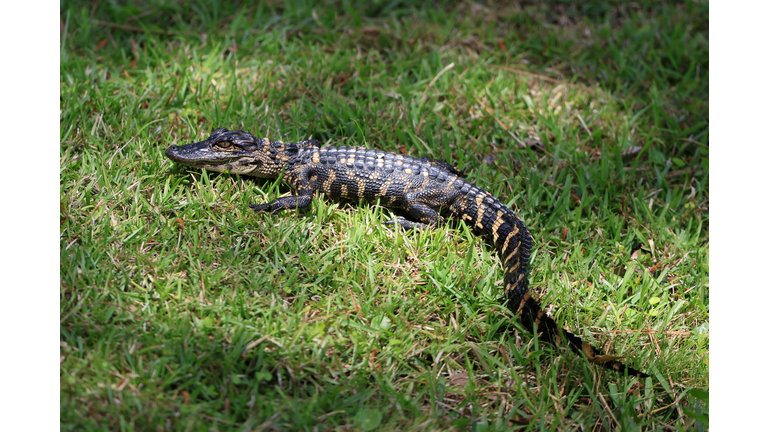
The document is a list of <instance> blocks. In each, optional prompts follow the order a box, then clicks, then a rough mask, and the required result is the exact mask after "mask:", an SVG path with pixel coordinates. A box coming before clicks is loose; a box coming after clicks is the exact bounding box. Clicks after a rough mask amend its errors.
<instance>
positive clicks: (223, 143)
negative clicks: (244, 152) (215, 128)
mask: <svg viewBox="0 0 768 432" xmlns="http://www.w3.org/2000/svg"><path fill="white" fill-rule="evenodd" d="M216 147H219V148H223V149H228V148H231V147H232V143H231V142H229V141H219V142H217V143H216Z"/></svg>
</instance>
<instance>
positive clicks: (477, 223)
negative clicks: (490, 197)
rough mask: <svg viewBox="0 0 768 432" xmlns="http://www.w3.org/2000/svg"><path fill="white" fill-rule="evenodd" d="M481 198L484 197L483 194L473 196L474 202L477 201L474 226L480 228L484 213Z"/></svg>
mask: <svg viewBox="0 0 768 432" xmlns="http://www.w3.org/2000/svg"><path fill="white" fill-rule="evenodd" d="M483 198H485V195H483V194H478V195H477V196H476V197H475V202H476V203H477V220H475V227H477V228H480V229H482V228H483V214H484V213H485V204H483Z"/></svg>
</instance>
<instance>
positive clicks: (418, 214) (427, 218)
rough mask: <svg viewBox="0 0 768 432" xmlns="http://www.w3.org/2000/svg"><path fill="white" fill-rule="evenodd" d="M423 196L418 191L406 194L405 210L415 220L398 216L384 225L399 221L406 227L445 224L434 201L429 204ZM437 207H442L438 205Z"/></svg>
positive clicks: (429, 226) (398, 222)
mask: <svg viewBox="0 0 768 432" xmlns="http://www.w3.org/2000/svg"><path fill="white" fill-rule="evenodd" d="M424 201H425V200H424V199H423V198H420V197H417V195H416V192H408V193H406V194H405V211H406V212H408V216H411V217H412V218H413V219H415V220H410V219H406V218H404V217H402V216H398V217H397V218H395V219H392V220H388V221H386V222H384V225H393V224H395V223H397V224H398V225H400V226H401V227H403V228H405V229H427V228H428V229H435V228H437V227H439V226H441V225H444V224H445V219H443V217H442V216H440V213H438V212H437V211H436V210H435V209H434V207H433V206H435V203H434V202H430V201H427V202H429V204H432V205H429V204H427V203H425V202H424ZM437 208H440V207H439V206H437Z"/></svg>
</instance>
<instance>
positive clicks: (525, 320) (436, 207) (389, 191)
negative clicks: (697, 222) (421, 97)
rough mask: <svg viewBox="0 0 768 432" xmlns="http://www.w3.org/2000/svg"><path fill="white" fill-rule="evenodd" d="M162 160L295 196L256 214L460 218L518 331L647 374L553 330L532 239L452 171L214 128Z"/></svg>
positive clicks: (418, 220)
mask: <svg viewBox="0 0 768 432" xmlns="http://www.w3.org/2000/svg"><path fill="white" fill-rule="evenodd" d="M165 155H166V156H168V157H169V158H170V159H171V160H173V161H176V162H178V163H180V164H182V165H187V166H191V167H195V168H205V169H207V170H210V171H219V172H229V173H232V174H241V175H249V176H254V177H262V178H277V177H278V176H280V174H281V173H282V175H283V177H282V181H283V182H284V183H286V184H288V185H290V186H291V187H292V188H293V189H294V190H296V192H297V195H292V196H286V197H282V198H278V199H276V200H274V201H271V202H269V203H267V204H251V205H250V206H249V207H250V208H252V209H253V210H255V211H257V212H258V211H264V210H269V211H271V212H272V213H276V212H278V211H280V210H285V209H297V208H303V207H307V206H309V205H310V203H311V202H312V198H313V197H314V195H315V194H316V193H324V194H325V196H327V197H330V198H336V199H338V198H342V199H349V200H364V201H374V202H375V201H377V200H380V202H381V203H382V204H383V205H385V206H387V207H394V208H401V209H404V210H405V212H406V213H407V214H408V215H409V216H410V217H411V218H413V219H414V220H411V219H406V218H404V217H397V218H396V219H393V220H390V221H388V222H385V223H386V224H394V223H397V224H398V225H400V226H402V227H404V228H406V229H413V228H433V227H435V226H440V225H442V224H444V223H445V220H444V219H443V217H442V216H441V215H440V213H443V214H445V215H452V216H454V217H456V218H461V219H462V220H464V221H465V222H466V223H467V224H468V225H470V226H472V227H473V228H474V229H475V231H477V232H479V233H481V234H483V235H485V236H486V237H487V238H488V239H490V240H492V241H493V244H494V246H495V247H496V249H497V250H498V252H499V256H500V258H501V261H502V263H503V267H504V290H505V292H506V295H507V306H508V307H509V308H510V309H511V310H512V312H513V313H515V314H516V315H517V316H518V317H519V319H520V321H521V322H522V324H523V326H525V328H526V329H528V330H529V331H531V332H533V331H536V332H538V334H539V338H540V339H542V340H544V341H547V342H550V343H554V344H557V345H559V344H560V343H562V338H563V337H565V340H566V342H567V344H568V346H570V347H571V349H572V350H573V351H574V352H576V353H577V354H578V353H583V354H584V355H585V356H586V357H587V359H588V360H589V361H591V362H593V363H597V364H600V365H602V366H604V367H607V368H609V369H611V370H614V371H617V372H627V373H628V374H629V375H635V376H639V377H647V376H648V375H646V374H644V373H643V372H640V371H638V370H635V369H633V368H631V367H629V366H626V365H624V364H622V363H621V362H619V361H617V359H618V358H619V357H616V356H611V355H605V354H603V353H602V352H601V351H600V350H599V349H597V348H595V347H593V346H592V345H590V344H589V343H587V342H584V341H582V340H581V338H580V337H578V336H576V335H575V334H573V333H571V332H569V331H567V330H565V329H561V328H558V326H557V324H555V321H554V320H552V318H550V317H549V316H547V314H546V313H545V312H544V311H543V310H541V306H540V305H539V303H538V302H537V301H536V300H535V299H534V298H533V297H532V296H531V293H530V292H529V290H528V279H527V270H528V259H529V257H530V254H531V246H532V238H531V235H530V233H529V232H528V229H527V228H526V227H525V224H524V223H523V221H522V220H520V218H518V217H517V216H516V215H515V214H514V213H513V212H512V210H510V209H509V208H507V206H505V205H504V204H502V203H501V201H499V200H498V199H497V198H496V197H494V196H492V195H491V194H490V193H488V192H486V191H484V190H482V189H480V188H478V187H477V186H475V185H474V184H472V183H470V182H469V181H467V180H465V179H463V178H461V175H462V173H461V171H459V170H458V169H457V168H456V167H454V166H452V165H449V164H447V163H445V162H441V161H439V160H436V159H432V158H429V157H421V158H413V157H411V156H404V155H401V154H396V153H389V152H384V151H380V150H372V149H366V148H360V147H320V143H318V142H317V141H315V140H308V141H301V142H297V143H283V142H280V141H276V142H271V141H270V140H269V139H267V138H255V137H254V136H253V135H251V134H250V133H248V132H246V131H241V130H237V131H230V130H227V129H225V128H219V129H216V130H215V131H213V133H212V134H211V136H210V137H209V138H208V139H207V140H205V141H201V142H197V143H192V144H187V145H183V146H175V145H174V146H170V147H168V149H167V150H166V151H165Z"/></svg>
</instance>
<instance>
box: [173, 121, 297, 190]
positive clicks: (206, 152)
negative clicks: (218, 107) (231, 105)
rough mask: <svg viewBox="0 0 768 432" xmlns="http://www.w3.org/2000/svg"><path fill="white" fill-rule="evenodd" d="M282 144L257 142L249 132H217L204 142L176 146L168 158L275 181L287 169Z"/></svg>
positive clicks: (200, 166) (267, 141) (195, 166)
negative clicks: (283, 169)
mask: <svg viewBox="0 0 768 432" xmlns="http://www.w3.org/2000/svg"><path fill="white" fill-rule="evenodd" d="M279 150H285V146H284V145H283V144H282V143H279V142H278V143H271V142H270V141H269V140H268V139H266V138H255V137H254V136H253V135H251V134H250V133H249V132H246V131H242V130H236V131H230V130H227V129H225V128H218V129H216V130H215V131H213V133H211V136H209V137H208V139H206V140H205V141H200V142H196V143H192V144H187V145H182V146H176V145H172V146H170V147H168V149H166V150H165V155H166V156H167V157H168V158H169V159H171V160H172V161H175V162H178V163H180V164H182V165H186V166H190V167H194V168H205V169H207V170H209V171H218V172H229V173H232V174H242V175H250V176H255V177H265V178H276V177H277V176H278V175H279V174H280V171H281V170H282V168H283V166H284V165H285V160H283V159H286V154H285V152H284V151H283V152H280V151H279Z"/></svg>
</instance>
